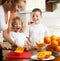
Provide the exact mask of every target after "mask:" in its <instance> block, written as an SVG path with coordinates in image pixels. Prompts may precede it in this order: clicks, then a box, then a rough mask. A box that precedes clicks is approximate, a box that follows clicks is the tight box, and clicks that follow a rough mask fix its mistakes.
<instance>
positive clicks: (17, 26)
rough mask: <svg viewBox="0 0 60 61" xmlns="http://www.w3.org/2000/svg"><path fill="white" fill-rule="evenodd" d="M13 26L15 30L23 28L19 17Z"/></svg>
mask: <svg viewBox="0 0 60 61" xmlns="http://www.w3.org/2000/svg"><path fill="white" fill-rule="evenodd" d="M13 28H14V31H15V32H19V31H20V30H21V29H22V23H21V21H19V20H18V19H17V20H15V22H14V23H13Z"/></svg>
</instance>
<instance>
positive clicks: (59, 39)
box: [57, 37, 60, 45]
mask: <svg viewBox="0 0 60 61" xmlns="http://www.w3.org/2000/svg"><path fill="white" fill-rule="evenodd" d="M57 41H58V45H60V37H58V39H57Z"/></svg>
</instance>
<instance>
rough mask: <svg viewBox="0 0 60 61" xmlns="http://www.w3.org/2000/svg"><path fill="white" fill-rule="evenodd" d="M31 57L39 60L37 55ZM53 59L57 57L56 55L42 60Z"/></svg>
mask: <svg viewBox="0 0 60 61" xmlns="http://www.w3.org/2000/svg"><path fill="white" fill-rule="evenodd" d="M31 59H33V60H39V59H38V58H37V56H36V55H33V56H31ZM53 59H55V57H54V56H50V57H49V58H47V59H42V60H53Z"/></svg>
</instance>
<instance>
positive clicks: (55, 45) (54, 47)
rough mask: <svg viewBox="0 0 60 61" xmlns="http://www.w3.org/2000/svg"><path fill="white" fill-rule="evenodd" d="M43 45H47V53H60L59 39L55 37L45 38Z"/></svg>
mask: <svg viewBox="0 0 60 61" xmlns="http://www.w3.org/2000/svg"><path fill="white" fill-rule="evenodd" d="M44 43H45V44H47V46H46V50H47V51H57V52H60V37H57V36H56V35H51V36H45V37H44Z"/></svg>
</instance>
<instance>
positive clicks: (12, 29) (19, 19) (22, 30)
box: [11, 16, 24, 32]
mask: <svg viewBox="0 0 60 61" xmlns="http://www.w3.org/2000/svg"><path fill="white" fill-rule="evenodd" d="M16 20H18V21H19V22H21V25H22V29H21V30H20V32H24V29H23V28H24V26H23V22H22V20H21V18H20V17H18V16H16V17H14V18H13V19H12V22H11V31H14V28H13V25H14V23H15V21H16Z"/></svg>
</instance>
